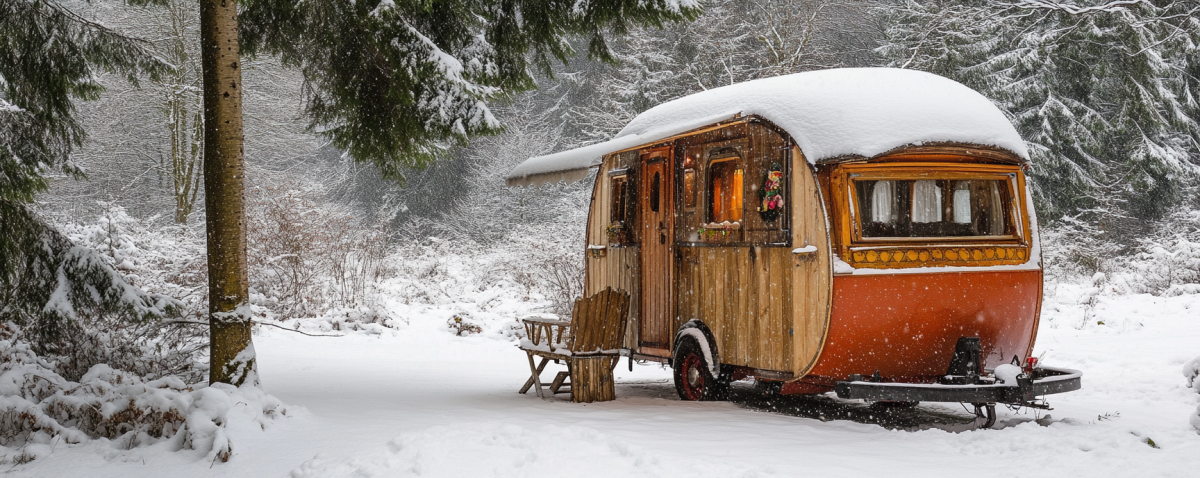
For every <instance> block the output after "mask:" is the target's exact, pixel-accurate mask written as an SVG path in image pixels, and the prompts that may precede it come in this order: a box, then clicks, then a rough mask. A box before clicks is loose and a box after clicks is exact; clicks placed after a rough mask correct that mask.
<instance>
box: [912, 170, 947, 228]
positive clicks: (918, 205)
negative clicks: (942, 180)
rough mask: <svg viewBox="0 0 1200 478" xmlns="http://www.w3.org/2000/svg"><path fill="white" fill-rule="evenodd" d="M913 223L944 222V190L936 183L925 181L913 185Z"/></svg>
mask: <svg viewBox="0 0 1200 478" xmlns="http://www.w3.org/2000/svg"><path fill="white" fill-rule="evenodd" d="M912 220H913V222H939V221H941V220H942V188H939V187H938V185H937V182H936V181H932V180H928V179H927V180H923V181H917V182H915V183H913V210H912Z"/></svg>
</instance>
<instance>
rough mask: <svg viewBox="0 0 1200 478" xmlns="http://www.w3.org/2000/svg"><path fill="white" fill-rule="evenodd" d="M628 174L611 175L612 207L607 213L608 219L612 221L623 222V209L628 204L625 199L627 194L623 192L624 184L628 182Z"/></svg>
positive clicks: (627, 197) (627, 196)
mask: <svg viewBox="0 0 1200 478" xmlns="http://www.w3.org/2000/svg"><path fill="white" fill-rule="evenodd" d="M628 179H629V176H625V175H621V176H613V178H612V209H611V213H610V214H609V220H610V221H611V222H612V223H614V224H617V223H620V224H624V223H625V210H626V208H627V207H628V206H629V205H628V204H627V201H628V200H629V195H628V194H626V192H625V187H626V184H628Z"/></svg>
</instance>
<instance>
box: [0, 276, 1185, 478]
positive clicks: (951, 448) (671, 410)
mask: <svg viewBox="0 0 1200 478" xmlns="http://www.w3.org/2000/svg"><path fill="white" fill-rule="evenodd" d="M397 280H401V279H397ZM391 286H393V287H394V286H396V284H392V285H391ZM1094 288H1095V287H1094V285H1093V284H1090V283H1088V284H1068V283H1064V284H1049V285H1048V288H1047V294H1046V299H1045V301H1044V306H1045V314H1044V315H1043V318H1042V321H1041V325H1040V327H1041V328H1040V330H1039V333H1038V341H1037V347H1036V348H1035V350H1034V355H1036V356H1039V357H1040V359H1041V362H1042V363H1044V364H1046V365H1048V366H1056V367H1066V368H1072V369H1078V370H1082V371H1083V372H1084V375H1085V376H1084V381H1083V389H1082V390H1079V391H1076V392H1070V393H1065V394H1061V395H1054V396H1051V397H1050V402H1051V405H1052V406H1053V407H1054V410H1052V411H1050V412H1035V411H1030V410H1021V411H1019V412H1018V411H1012V410H1008V409H1005V408H1004V407H1000V409H999V410H998V414H999V422H998V424H997V429H993V430H972V426H971V425H970V424H969V423H970V422H971V419H970V415H969V414H968V413H967V412H966V411H963V410H962V409H961V408H959V407H958V406H957V405H954V404H928V403H926V404H921V405H920V406H919V407H918V411H919V412H920V413H922V415H921V416H923V417H926V420H924V421H920V422H919V423H918V424H916V425H913V426H910V427H909V426H906V427H903V428H902V429H898V430H897V429H889V428H885V427H882V426H880V425H878V424H876V423H875V422H873V421H872V419H871V418H862V419H858V420H847V419H831V418H832V417H829V416H826V417H825V418H824V419H822V418H821V417H822V416H823V415H825V413H824V412H822V411H821V409H819V408H818V409H817V410H816V411H806V410H809V408H810V405H808V404H811V403H813V402H811V401H803V400H794V399H783V400H778V401H772V402H771V404H770V405H769V406H767V405H756V403H759V402H755V401H754V399H753V398H750V397H753V391H752V390H751V389H750V388H749V387H747V386H746V385H745V384H743V383H740V382H739V383H738V384H735V387H734V391H733V393H734V400H733V401H730V402H681V401H679V400H678V399H677V398H676V397H675V390H674V385H673V384H672V382H671V372H670V370H669V369H665V368H662V367H661V366H658V365H657V364H652V363H651V364H639V365H637V366H636V367H635V368H634V371H633V372H628V371H627V368H626V364H625V363H624V360H622V363H621V364H620V365H619V366H618V367H617V368H616V371H615V373H616V386H617V397H618V399H617V400H616V401H613V402H606V403H592V404H574V403H570V402H569V399H568V398H566V395H559V396H556V397H554V398H548V399H545V400H542V399H538V398H537V397H536V396H535V395H534V394H533V393H528V394H525V395H521V394H518V393H516V391H517V388H518V387H520V386H521V384H522V383H524V381H525V380H526V379H527V378H528V377H529V367H528V362H527V359H526V357H525V356H524V355H525V354H524V353H522V352H521V351H520V350H519V349H517V348H516V347H515V345H516V343H517V341H518V340H519V338H514V337H511V336H510V335H507V334H506V333H504V332H505V331H506V330H508V328H507V327H508V324H509V323H515V319H516V317H520V316H524V315H526V313H527V312H528V311H529V310H530V309H533V308H536V306H537V305H538V302H539V300H538V299H536V298H534V299H531V300H523V299H524V298H523V297H522V294H523V291H522V290H520V288H511V289H510V288H508V286H503V287H500V286H497V287H495V288H490V289H484V290H470V289H469V288H464V289H462V290H461V291H459V292H456V293H458V294H461V295H459V296H457V297H454V298H448V299H446V300H445V301H442V302H437V303H428V302H427V303H418V302H416V301H413V302H411V303H404V301H402V300H399V299H398V298H396V299H392V300H390V301H388V302H387V303H386V304H383V305H384V307H385V308H386V309H387V311H388V313H389V314H390V315H392V316H395V317H398V318H399V319H397V320H393V321H392V326H391V327H386V328H384V329H383V330H382V333H368V332H366V331H357V332H355V331H350V330H348V329H346V328H343V333H345V334H346V335H345V336H342V337H308V336H303V335H299V334H295V333H290V332H287V331H282V330H278V329H274V328H263V329H262V330H261V331H260V332H259V333H258V335H256V336H255V338H254V341H255V346H256V348H257V350H258V360H259V375H260V378H261V380H262V384H263V387H264V388H265V392H267V393H269V394H270V395H271V396H274V397H278V399H279V400H281V401H282V402H283V403H287V404H288V406H287V410H288V413H287V415H286V416H282V415H281V416H277V417H275V418H274V419H273V420H271V421H267V422H263V423H266V424H267V426H266V427H265V429H264V428H263V426H261V425H260V423H259V422H258V421H256V419H255V418H254V416H256V415H257V414H259V413H261V412H260V411H256V410H254V409H252V408H249V407H245V406H243V405H241V404H240V402H242V401H243V400H242V399H240V398H238V397H235V396H233V395H229V401H228V402H226V401H224V399H220V400H217V399H218V398H220V397H217V396H213V397H207V398H213V399H214V401H213V402H212V406H211V407H204V409H205V410H225V408H224V407H225V405H230V408H228V412H227V413H228V415H226V421H225V424H224V426H223V427H219V428H221V429H223V432H224V433H226V438H227V439H228V440H229V441H230V442H231V443H232V450H233V455H232V456H231V458H230V461H229V462H228V463H221V462H220V461H217V462H215V463H214V462H213V460H212V458H211V457H209V456H208V455H207V454H202V453H199V452H197V451H191V450H183V451H174V449H173V448H171V447H170V446H169V445H170V444H171V443H170V442H166V441H164V442H162V443H160V444H157V445H153V446H149V447H135V448H128V447H124V446H123V445H122V444H121V440H112V441H110V440H106V439H105V440H92V441H86V442H83V443H79V444H69V443H65V442H63V441H59V442H53V441H50V442H47V443H46V444H44V446H42V445H39V446H41V447H42V448H44V450H42V452H39V453H44V454H42V455H39V456H38V457H37V459H35V460H33V461H32V462H30V463H27V464H25V465H19V466H15V467H12V469H11V470H8V472H9V474H10V475H12V476H15V477H50V476H89V477H97V478H104V477H120V476H168V475H169V476H175V477H181V478H185V477H191V476H197V477H199V476H205V477H209V476H291V477H294V478H304V477H342V476H417V475H420V476H426V477H457V476H482V477H489V476H496V477H506V476H539V475H553V476H559V475H562V474H564V473H567V474H569V475H570V476H579V477H592V476H597V477H599V476H605V477H607V476H648V477H672V476H698V477H727V476H755V477H773V476H780V477H783V476H796V475H797V474H800V473H803V474H805V475H810V474H811V475H828V476H846V475H857V476H883V475H886V476H897V477H907V476H931V475H932V476H943V475H947V474H951V473H958V472H961V470H970V471H971V474H972V475H973V476H980V477H992V476H997V477H999V476H1061V475H1064V474H1068V473H1070V474H1073V475H1078V476H1131V477H1132V476H1156V477H1158V476H1166V477H1170V476H1179V477H1186V476H1193V475H1194V472H1195V467H1196V463H1197V458H1196V450H1197V449H1200V434H1197V430H1196V429H1195V428H1193V426H1192V425H1191V424H1190V421H1195V420H1197V418H1194V417H1197V416H1198V415H1197V412H1196V409H1197V405H1198V404H1200V393H1197V392H1196V390H1194V389H1193V388H1191V387H1189V386H1188V384H1187V380H1186V379H1185V377H1183V376H1181V373H1180V371H1181V369H1183V367H1184V365H1185V364H1186V363H1188V361H1189V360H1191V359H1193V358H1194V357H1196V356H1197V355H1198V354H1200V349H1198V348H1197V347H1198V345H1197V344H1200V321H1197V320H1196V312H1195V311H1196V310H1197V308H1200V297H1197V296H1195V295H1180V296H1174V297H1155V296H1150V295H1117V294H1112V293H1107V294H1106V293H1100V294H1098V295H1094V294H1092V291H1093V290H1094ZM1101 292H1104V291H1101ZM464 310H466V311H468V312H470V313H472V314H473V315H476V316H479V317H487V320H486V321H485V322H483V323H484V324H485V325H484V331H483V332H482V333H479V334H472V335H467V336H462V337H459V336H455V335H454V333H453V331H452V330H450V329H448V328H447V326H446V319H447V318H448V317H450V316H451V315H453V314H456V313H460V312H462V311H464ZM489 314H495V315H489ZM552 367H555V365H550V366H548V370H547V371H546V374H549V373H550V372H551V371H552V370H554V369H553V368H552ZM557 367H559V368H558V370H562V369H563V368H562V366H561V365H558V366H557ZM546 374H544V375H543V376H545V375H546ZM89 379H91V378H90V377H89ZM206 393H212V392H206ZM826 400H828V401H830V402H832V403H837V404H841V405H843V406H846V407H856V406H857V407H862V406H863V405H862V404H860V403H859V402H853V401H840V400H837V399H833V398H828V399H826ZM818 403H820V402H818ZM259 410H261V409H259ZM871 413H874V412H871ZM938 417H943V418H944V417H951V418H953V419H954V420H957V421H953V422H952V423H951V422H939V421H938ZM1148 440H1153V442H1154V443H1155V445H1156V446H1157V447H1158V448H1152V447H1151V446H1149V443H1148ZM864 450H868V451H869V453H864ZM580 463H586V465H583V466H581V465H580ZM1130 464H1137V466H1130ZM568 472H569V473H568Z"/></svg>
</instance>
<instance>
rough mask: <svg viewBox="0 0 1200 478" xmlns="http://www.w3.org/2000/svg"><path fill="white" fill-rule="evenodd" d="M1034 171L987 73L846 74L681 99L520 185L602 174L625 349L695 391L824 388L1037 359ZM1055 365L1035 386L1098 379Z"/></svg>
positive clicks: (985, 371)
mask: <svg viewBox="0 0 1200 478" xmlns="http://www.w3.org/2000/svg"><path fill="white" fill-rule="evenodd" d="M1029 167H1030V164H1029V161H1028V153H1027V151H1026V148H1025V145H1024V143H1023V141H1022V140H1021V138H1020V137H1019V135H1018V134H1017V133H1016V131H1015V130H1014V128H1013V127H1012V125H1011V124H1010V123H1009V122H1008V121H1007V119H1006V118H1005V117H1004V115H1003V114H1002V113H1001V112H1000V111H999V110H997V109H996V108H995V106H993V105H992V103H991V102H989V101H988V100H987V99H986V98H983V97H982V96H980V95H979V94H978V93H976V92H974V91H972V90H970V89H969V88H966V87H965V86H963V85H961V84H958V83H956V82H954V81H951V80H948V79H946V78H942V77H939V76H936V75H932V74H928V73H922V72H916V71H910V70H895V69H842V70H825V71H818V72H809V73H801V74H795V75H789V76H783V77H776V78H770V79H765V80H756V81H752V82H748V83H743V84H738V85H732V86H728V87H724V88H718V89H714V90H709V91H706V92H703V93H699V94H696V95H692V96H689V97H685V98H681V99H678V100H675V101H672V102H669V103H666V104H663V105H660V106H658V107H656V108H653V109H651V110H649V111H647V112H645V113H643V114H642V115H640V116H638V117H637V118H636V119H634V120H633V121H632V122H631V123H630V124H629V125H628V126H627V127H626V128H625V129H624V130H623V131H622V132H621V133H620V134H618V135H617V137H616V138H614V139H613V140H610V141H607V142H604V143H599V144H595V145H592V146H588V147H585V148H580V149H577V150H571V151H565V152H562V153H557V154H553V155H549V156H543V157H538V158H532V159H530V160H528V161H526V162H525V163H523V164H522V165H521V166H519V167H518V168H517V169H515V170H514V171H513V172H512V173H511V174H510V176H509V178H508V181H509V184H510V185H533V184H539V183H543V182H550V181H558V180H564V179H565V180H575V179H579V178H582V177H584V176H585V175H586V174H587V172H588V169H589V168H595V170H596V174H595V178H594V181H595V186H594V188H593V192H592V199H591V209H590V212H589V215H588V225H587V244H588V246H587V258H586V261H587V268H586V270H587V278H586V294H593V293H596V292H598V291H601V290H604V289H605V288H608V287H611V288H614V289H618V290H625V291H629V292H630V293H631V295H632V306H631V307H630V312H629V313H630V317H629V320H630V322H629V327H628V328H627V330H628V331H627V333H626V339H625V347H626V348H627V349H628V350H629V351H630V353H631V354H632V356H633V358H635V359H640V360H656V361H662V362H666V363H671V364H672V365H673V367H674V368H675V370H676V386H677V388H678V390H679V394H680V396H681V397H682V398H684V399H692V400H696V399H705V398H719V397H720V396H721V395H722V393H723V391H724V390H725V387H726V386H727V384H728V383H729V381H731V380H736V379H741V378H746V377H753V378H754V379H756V380H758V381H760V382H761V383H762V384H763V385H765V386H766V388H767V389H768V390H774V391H778V392H782V393H820V392H826V391H830V390H833V389H835V388H836V387H839V382H842V383H847V384H868V385H869V384H932V383H935V382H939V381H941V382H945V381H946V380H947V379H946V378H945V376H947V375H948V373H949V372H951V371H953V370H955V369H956V367H957V369H959V370H962V371H963V372H962V374H963V375H964V376H967V375H969V376H971V377H974V378H968V379H962V380H959V379H955V380H958V381H960V382H962V381H964V380H965V381H966V382H970V383H969V384H968V383H966V382H964V383H960V384H958V385H970V386H976V387H978V386H981V385H983V384H991V385H997V386H998V385H1000V384H1003V383H1005V382H1003V380H1002V379H1001V378H996V376H995V375H991V371H993V370H995V369H996V368H997V367H999V366H1002V365H1005V364H1009V363H1011V362H1013V361H1014V360H1015V362H1016V364H1017V366H1018V367H1025V370H1024V373H1025V375H1027V376H1033V375H1037V374H1036V373H1035V372H1034V371H1033V370H1032V369H1031V367H1030V366H1028V365H1029V364H1028V363H1027V361H1026V359H1027V358H1029V354H1030V352H1031V350H1032V347H1033V343H1034V338H1035V332H1036V330H1037V323H1038V314H1039V310H1040V303H1041V299H1042V297H1041V293H1042V267H1041V256H1040V252H1039V249H1038V237H1037V223H1036V219H1035V215H1034V211H1033V207H1032V202H1031V200H1030V193H1029V191H1028V189H1027V187H1026V177H1025V170H1026V169H1028V168H1029ZM1039 370H1040V369H1039ZM1050 375H1055V377H1058V378H1055V379H1054V380H1051V381H1056V383H1057V385H1055V387H1057V388H1055V387H1049V388H1048V387H1047V386H1045V383H1043V382H1039V384H1040V385H1039V386H1040V387H1041V388H1039V389H1037V390H1035V392H1042V393H1054V392H1056V391H1066V390H1068V389H1071V387H1072V386H1074V387H1075V388H1078V373H1075V375H1070V373H1067V374H1066V375H1063V374H1050ZM1046 376H1049V375H1048V374H1047V373H1041V375H1038V377H1040V378H1039V380H1040V379H1041V378H1045V377H1046ZM989 377H991V378H989ZM1064 377H1066V378H1064ZM989 380H990V381H989ZM1070 380H1074V382H1073V385H1072V383H1068V382H1070ZM952 385H954V384H946V386H952ZM1008 385H1012V386H1015V385H1014V384H1011V383H1010V384H1008ZM864 386H866V385H864ZM876 388H878V387H876ZM1010 388H1011V387H1010ZM854 390H858V389H854ZM864 390H865V389H864ZM871 390H874V392H872V393H877V394H876V395H871V396H872V397H875V398H877V399H884V398H887V397H889V395H887V393H883V392H879V391H878V390H875V389H871ZM889 390H890V389H889ZM1022 390H1024V389H1022ZM838 391H839V394H842V390H841V389H840V388H839V390H838ZM852 392H853V393H851V392H847V393H848V394H849V395H850V396H854V394H855V393H859V395H862V393H865V392H862V391H861V390H858V391H857V392H854V391H852ZM885 392H887V391H886V390H885ZM1010 392H1011V390H1010ZM878 393H883V395H878ZM888 393H892V392H888ZM988 393H993V392H988ZM995 393H999V392H995ZM1005 393H1008V392H1005ZM1014 393H1015V392H1014ZM891 396H894V394H893V395H891ZM880 397H883V398H880ZM903 397H908V398H914V396H912V395H903ZM962 397H967V399H963V400H961V401H975V400H978V401H979V402H980V403H985V402H986V403H990V402H996V401H1001V402H1011V400H1006V399H1001V400H994V399H993V398H994V397H992V396H984V395H978V394H976V395H969V396H968V395H963V396H962ZM981 397H982V398H981ZM863 398H867V397H863ZM916 398H920V397H919V396H917V397H916ZM951 398H952V399H953V396H952V397H951ZM954 401H959V400H958V399H954ZM1021 403H1024V404H1029V403H1032V400H1025V399H1022V400H1021Z"/></svg>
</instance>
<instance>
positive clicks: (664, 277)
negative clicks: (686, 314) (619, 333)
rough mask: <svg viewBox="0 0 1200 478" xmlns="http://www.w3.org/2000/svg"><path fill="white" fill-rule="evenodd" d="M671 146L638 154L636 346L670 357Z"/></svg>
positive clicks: (671, 295)
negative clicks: (639, 291)
mask: <svg viewBox="0 0 1200 478" xmlns="http://www.w3.org/2000/svg"><path fill="white" fill-rule="evenodd" d="M671 152H672V149H671V147H664V148H656V149H650V150H645V151H642V154H641V161H640V162H641V167H642V174H641V181H640V182H641V187H640V189H641V191H639V192H640V194H639V195H638V198H639V201H640V202H641V205H640V209H641V211H640V212H641V214H639V217H640V218H641V236H642V251H641V272H642V274H641V276H642V281H641V282H642V283H641V288H642V294H641V298H642V303H641V311H640V312H641V313H640V314H639V317H641V320H640V321H639V323H640V330H639V335H638V347H639V349H640V351H639V352H640V353H642V354H646V355H657V356H662V357H666V356H670V353H671V350H670V347H671V346H670V342H671V333H672V332H673V331H672V330H671V324H672V323H673V322H674V321H672V320H671V317H672V314H673V304H674V303H675V301H674V299H673V292H674V289H675V287H674V284H675V283H674V267H673V261H672V258H673V257H674V255H673V254H674V240H673V238H674V226H675V224H674V218H675V214H674V212H675V208H674V206H675V205H674V197H675V194H674V191H675V189H674V181H673V180H672V179H673V174H672V172H673V171H674V168H672V164H671V163H672V158H673V155H672V154H671Z"/></svg>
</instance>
